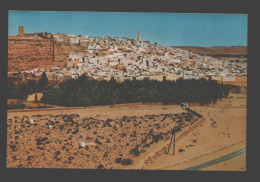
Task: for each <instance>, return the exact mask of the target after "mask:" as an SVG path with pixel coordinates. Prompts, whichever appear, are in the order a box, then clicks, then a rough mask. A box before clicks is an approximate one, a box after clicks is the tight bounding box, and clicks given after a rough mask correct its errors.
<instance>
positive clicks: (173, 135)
mask: <svg viewBox="0 0 260 182" xmlns="http://www.w3.org/2000/svg"><path fill="white" fill-rule="evenodd" d="M172 139H173V154H172V155H174V153H175V131H173V132H172V137H171V141H170V144H169V147H168V151H167V152H166V151H165V154H169V151H170V148H171V144H172Z"/></svg>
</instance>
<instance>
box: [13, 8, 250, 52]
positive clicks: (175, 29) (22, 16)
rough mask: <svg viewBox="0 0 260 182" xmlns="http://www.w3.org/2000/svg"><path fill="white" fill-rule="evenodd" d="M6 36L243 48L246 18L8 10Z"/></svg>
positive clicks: (179, 14) (222, 15)
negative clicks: (41, 35) (109, 38)
mask: <svg viewBox="0 0 260 182" xmlns="http://www.w3.org/2000/svg"><path fill="white" fill-rule="evenodd" d="M8 18H9V21H8V36H15V35H17V34H18V28H19V25H23V26H24V32H25V33H40V32H49V33H53V34H56V33H64V34H74V35H87V36H89V37H98V36H100V37H105V36H112V37H126V38H130V39H137V33H138V32H140V36H141V40H142V41H150V42H151V43H158V45H161V46H173V47H232V46H233V47H238V46H245V47H247V34H248V32H247V23H248V22H247V18H248V17H247V15H243V14H210V13H135V12H132V13H131V12H87V11H86V12H82V11H80V12H77V11H9V17H8Z"/></svg>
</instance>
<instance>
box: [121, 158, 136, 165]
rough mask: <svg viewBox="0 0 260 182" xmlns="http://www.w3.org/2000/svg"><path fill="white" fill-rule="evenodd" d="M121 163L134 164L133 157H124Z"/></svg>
mask: <svg viewBox="0 0 260 182" xmlns="http://www.w3.org/2000/svg"><path fill="white" fill-rule="evenodd" d="M121 164H122V165H124V166H126V165H131V164H133V160H132V159H129V158H127V159H123V160H122V161H121Z"/></svg>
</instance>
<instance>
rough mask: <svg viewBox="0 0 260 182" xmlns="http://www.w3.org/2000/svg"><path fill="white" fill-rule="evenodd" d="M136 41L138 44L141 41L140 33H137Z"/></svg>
mask: <svg viewBox="0 0 260 182" xmlns="http://www.w3.org/2000/svg"><path fill="white" fill-rule="evenodd" d="M137 41H138V42H140V41H141V37H140V32H138V34H137Z"/></svg>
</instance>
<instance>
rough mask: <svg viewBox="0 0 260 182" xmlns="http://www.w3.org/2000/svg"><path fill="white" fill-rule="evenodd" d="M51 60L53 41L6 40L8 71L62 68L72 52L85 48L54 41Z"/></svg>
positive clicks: (82, 50) (83, 50) (84, 50)
mask: <svg viewBox="0 0 260 182" xmlns="http://www.w3.org/2000/svg"><path fill="white" fill-rule="evenodd" d="M54 47H55V48H54V50H55V51H54V55H55V58H54V60H53V42H52V41H51V40H50V39H45V40H30V39H28V40H25V39H9V40H8V71H18V70H28V69H33V68H36V67H39V68H43V69H48V68H49V67H53V66H59V67H61V68H63V67H64V66H65V63H66V61H67V60H68V59H69V54H70V53H72V52H84V54H85V55H87V51H86V49H84V48H82V47H79V46H77V45H70V44H61V43H55V46H54Z"/></svg>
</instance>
